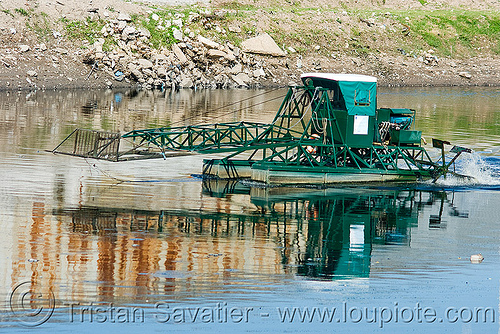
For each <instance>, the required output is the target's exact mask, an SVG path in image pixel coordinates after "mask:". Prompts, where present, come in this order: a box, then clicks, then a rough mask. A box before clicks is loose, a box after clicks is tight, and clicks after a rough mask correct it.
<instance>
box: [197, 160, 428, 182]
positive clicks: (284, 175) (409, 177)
mask: <svg viewBox="0 0 500 334" xmlns="http://www.w3.org/2000/svg"><path fill="white" fill-rule="evenodd" d="M208 167H210V168H208ZM204 175H208V176H211V177H216V178H220V179H235V178H240V179H251V180H252V181H256V182H262V183H265V184H267V185H273V186H289V185H328V184H339V183H368V182H415V181H417V180H421V179H428V178H430V177H431V176H430V174H429V175H427V173H422V171H421V170H420V171H417V170H404V169H401V170H385V169H380V168H364V169H360V168H356V167H338V168H333V167H322V168H320V167H308V166H289V165H284V164H283V165H280V164H260V163H253V162H251V161H242V160H232V161H229V162H228V161H222V160H206V161H205V162H204Z"/></svg>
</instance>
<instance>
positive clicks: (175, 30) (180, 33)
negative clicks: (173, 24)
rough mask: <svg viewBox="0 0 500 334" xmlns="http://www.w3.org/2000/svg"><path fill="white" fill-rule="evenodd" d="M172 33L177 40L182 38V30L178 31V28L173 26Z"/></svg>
mask: <svg viewBox="0 0 500 334" xmlns="http://www.w3.org/2000/svg"><path fill="white" fill-rule="evenodd" d="M172 34H173V35H174V38H175V39H176V40H178V41H182V39H183V38H184V35H183V34H182V31H180V30H179V29H176V28H173V29H172Z"/></svg>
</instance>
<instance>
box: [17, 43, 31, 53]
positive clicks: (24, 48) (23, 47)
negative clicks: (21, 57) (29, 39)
mask: <svg viewBox="0 0 500 334" xmlns="http://www.w3.org/2000/svg"><path fill="white" fill-rule="evenodd" d="M29 50H30V47H29V46H28V45H25V44H23V45H19V52H28V51H29Z"/></svg>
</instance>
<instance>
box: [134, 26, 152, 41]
mask: <svg viewBox="0 0 500 334" xmlns="http://www.w3.org/2000/svg"><path fill="white" fill-rule="evenodd" d="M137 31H138V32H139V35H141V36H144V37H146V38H151V33H150V32H149V30H148V29H146V28H142V27H141V28H139V29H137Z"/></svg>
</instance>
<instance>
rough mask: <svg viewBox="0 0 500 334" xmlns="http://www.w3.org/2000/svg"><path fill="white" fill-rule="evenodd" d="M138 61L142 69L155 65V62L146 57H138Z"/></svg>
mask: <svg viewBox="0 0 500 334" xmlns="http://www.w3.org/2000/svg"><path fill="white" fill-rule="evenodd" d="M137 62H138V63H139V67H140V68H142V69H150V68H152V67H153V63H152V62H151V61H149V60H147V59H144V58H141V59H138V60H137Z"/></svg>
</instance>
